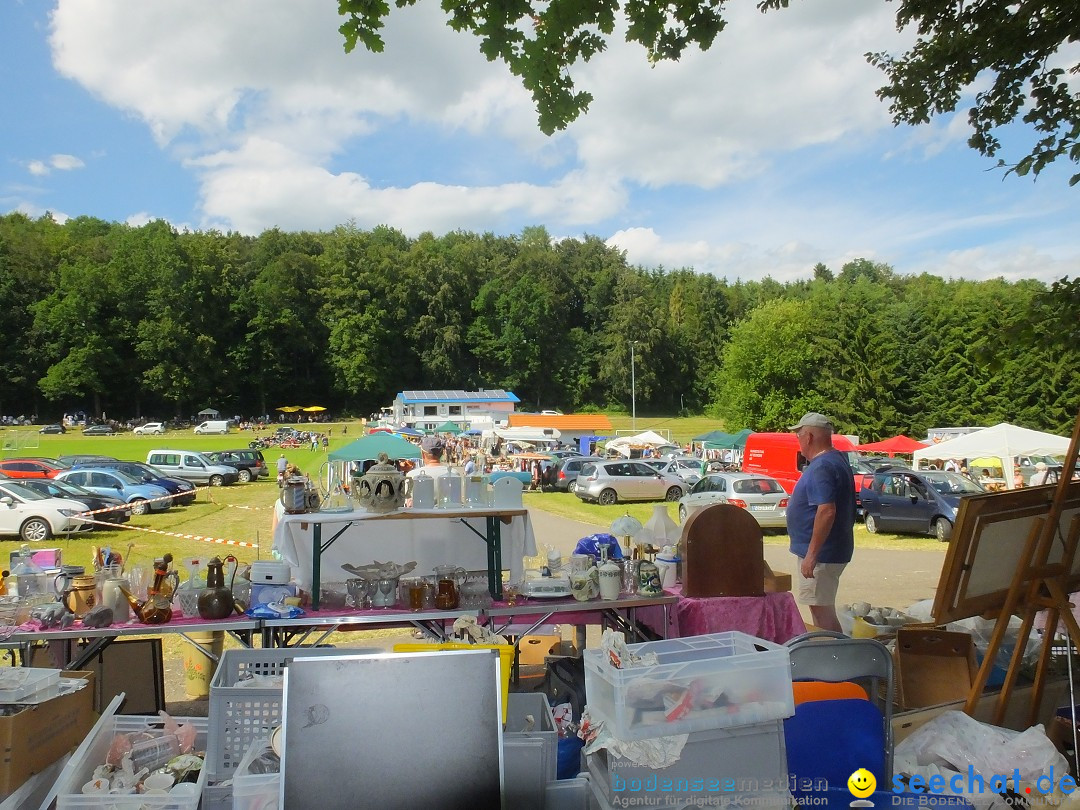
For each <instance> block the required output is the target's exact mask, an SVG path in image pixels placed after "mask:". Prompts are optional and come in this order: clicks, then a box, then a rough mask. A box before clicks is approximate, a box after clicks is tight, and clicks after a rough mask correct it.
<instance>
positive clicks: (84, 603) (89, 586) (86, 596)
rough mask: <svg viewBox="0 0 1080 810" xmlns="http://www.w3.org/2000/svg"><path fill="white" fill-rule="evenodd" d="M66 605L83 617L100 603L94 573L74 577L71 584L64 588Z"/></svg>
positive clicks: (76, 614) (79, 617) (77, 615)
mask: <svg viewBox="0 0 1080 810" xmlns="http://www.w3.org/2000/svg"><path fill="white" fill-rule="evenodd" d="M62 601H63V602H64V607H66V608H67V609H68V610H70V611H71V612H72V613H74V614H75V617H76V618H78V619H81V618H82V617H83V616H85V615H86V614H87V613H89V612H90V609H91V608H93V607H94V605H96V604H97V603H98V599H97V579H96V578H95V577H94V575H93V574H80V575H79V576H76V577H72V579H71V585H70V586H68V587H67V588H65V589H64V598H63V600H62Z"/></svg>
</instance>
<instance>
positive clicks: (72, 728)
mask: <svg viewBox="0 0 1080 810" xmlns="http://www.w3.org/2000/svg"><path fill="white" fill-rule="evenodd" d="M64 677H67V678H85V679H86V680H87V681H89V683H88V684H87V685H86V686H85V687H83V688H82V689H80V690H79V691H78V692H73V693H72V694H70V695H64V696H62V697H55V698H53V699H52V700H47V701H45V702H44V703H38V704H36V705H27V706H24V707H23V709H22V711H20V712H18V713H17V714H12V715H8V716H7V717H0V797H4V796H7V795H8V794H10V793H12V792H13V791H15V790H16V789H17V788H18V787H19V786H20V785H22V783H23V782H25V781H26V780H27V779H29V778H30V777H31V776H33V775H34V774H35V773H40V772H41V771H43V770H45V769H46V768H48V767H49V766H50V765H52V764H53V763H54V762H56V760H58V759H60V757H62V756H63V755H64V754H66V753H68V752H69V751H71V750H73V749H74V748H75V747H76V746H78V745H79V743H81V742H82V741H83V739H84V738H85V737H86V735H87V734H89V733H90V730H91V729H92V728H93V727H94V723H95V722H96V721H97V715H96V714H94V673H93V672H65V673H64Z"/></svg>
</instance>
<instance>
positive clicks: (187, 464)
mask: <svg viewBox="0 0 1080 810" xmlns="http://www.w3.org/2000/svg"><path fill="white" fill-rule="evenodd" d="M146 463H147V464H149V465H150V466H151V467H157V469H159V470H161V472H163V473H165V474H166V475H171V476H174V477H176V478H183V479H184V480H185V481H190V482H191V483H193V484H209V485H210V486H212V487H220V486H225V485H227V484H235V483H236V482H237V481H238V480H239V479H240V473H239V472H237V469H236V467H227V466H225V465H222V464H215V463H214V462H213V461H211V460H210V459H209V458H207V457H206V455H204V454H203V453H196V452H194V451H191V450H151V451H150V452H149V453H147V454H146Z"/></svg>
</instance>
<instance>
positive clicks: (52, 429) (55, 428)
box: [38, 424, 67, 433]
mask: <svg viewBox="0 0 1080 810" xmlns="http://www.w3.org/2000/svg"><path fill="white" fill-rule="evenodd" d="M38 433H67V430H65V429H64V426H63V425H60V424H56V425H45V427H43V428H42V429H41V430H39V431H38Z"/></svg>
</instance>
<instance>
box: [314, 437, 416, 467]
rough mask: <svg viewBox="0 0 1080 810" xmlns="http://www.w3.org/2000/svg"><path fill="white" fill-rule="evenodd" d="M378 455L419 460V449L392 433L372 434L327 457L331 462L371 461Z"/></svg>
mask: <svg viewBox="0 0 1080 810" xmlns="http://www.w3.org/2000/svg"><path fill="white" fill-rule="evenodd" d="M379 453H386V455H387V456H389V457H390V458H392V459H398V458H420V455H421V452H420V448H419V447H417V446H416V445H415V444H413V443H412V442H410V441H409V440H408V439H403V438H401V437H400V436H395V435H394V434H392V433H372V434H371V435H369V436H364V437H363V438H361V439H357V440H356V441H354V442H350V443H349V444H347V445H345V446H344V447H341V448H338V449H337V450H335V451H334V452H332V453H331V454H330V455H329V459H330V460H331V461H373V460H375V459H377V458H378V457H379Z"/></svg>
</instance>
